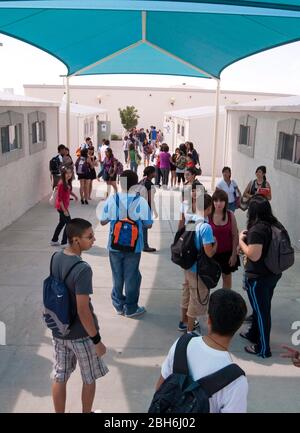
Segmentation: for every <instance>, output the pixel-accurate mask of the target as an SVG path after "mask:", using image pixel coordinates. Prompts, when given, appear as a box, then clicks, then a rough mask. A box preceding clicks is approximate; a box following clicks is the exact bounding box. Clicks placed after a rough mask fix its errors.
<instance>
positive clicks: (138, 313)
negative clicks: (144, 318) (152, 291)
mask: <svg viewBox="0 0 300 433" xmlns="http://www.w3.org/2000/svg"><path fill="white" fill-rule="evenodd" d="M145 313H146V308H145V307H137V310H136V312H135V313H132V314H125V317H129V318H131V317H137V316H141V315H142V314H145Z"/></svg>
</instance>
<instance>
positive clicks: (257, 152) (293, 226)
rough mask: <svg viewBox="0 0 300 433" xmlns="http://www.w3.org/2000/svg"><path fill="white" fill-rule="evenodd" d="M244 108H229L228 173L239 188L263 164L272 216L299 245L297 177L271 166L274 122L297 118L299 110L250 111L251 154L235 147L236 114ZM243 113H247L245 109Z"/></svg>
mask: <svg viewBox="0 0 300 433" xmlns="http://www.w3.org/2000/svg"><path fill="white" fill-rule="evenodd" d="M244 114H245V112H241V111H230V112H229V132H228V137H229V142H228V165H230V166H231V167H232V176H233V178H234V179H236V180H237V182H238V185H239V186H240V189H241V191H242V192H243V191H244V189H245V188H246V186H247V184H248V182H249V181H250V180H252V179H255V170H256V168H257V167H258V166H260V165H265V166H266V167H267V179H268V181H269V182H270V184H271V188H272V201H271V205H272V209H273V212H274V214H275V216H276V217H277V218H278V219H279V220H280V221H281V222H282V223H283V224H284V226H285V227H286V228H287V230H288V232H289V234H290V237H291V240H292V242H293V244H294V245H295V246H296V247H297V248H298V249H299V248H300V242H299V239H300V224H299V215H300V179H299V178H297V177H294V176H292V175H290V174H288V173H285V172H283V171H281V170H279V169H277V168H275V167H274V161H275V148H276V140H277V122H278V121H281V120H284V119H290V118H293V119H300V113H278V112H277V113H275V112H273V113H270V112H254V111H251V112H249V114H251V115H252V116H254V117H256V118H257V126H256V137H255V148H254V158H251V157H248V156H247V155H244V154H243V153H241V152H239V151H238V134H239V124H240V123H239V118H240V117H241V116H243V115H244ZM246 114H247V113H246Z"/></svg>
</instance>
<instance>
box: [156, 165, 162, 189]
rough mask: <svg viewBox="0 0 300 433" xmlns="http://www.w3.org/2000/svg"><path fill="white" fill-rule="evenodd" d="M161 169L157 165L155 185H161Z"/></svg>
mask: <svg viewBox="0 0 300 433" xmlns="http://www.w3.org/2000/svg"><path fill="white" fill-rule="evenodd" d="M160 178H161V171H160V168H159V167H155V185H160Z"/></svg>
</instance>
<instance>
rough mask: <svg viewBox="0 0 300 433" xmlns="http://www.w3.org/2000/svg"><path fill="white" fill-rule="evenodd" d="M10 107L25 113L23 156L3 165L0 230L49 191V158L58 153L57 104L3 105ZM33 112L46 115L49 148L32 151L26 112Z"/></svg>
mask: <svg viewBox="0 0 300 433" xmlns="http://www.w3.org/2000/svg"><path fill="white" fill-rule="evenodd" d="M7 110H12V111H15V112H19V113H23V114H24V115H25V118H24V141H23V149H24V156H23V157H21V158H20V159H18V160H17V161H13V162H10V163H8V164H7V165H4V166H0V179H1V182H0V203H1V212H0V230H1V229H3V228H4V227H6V226H8V225H9V224H11V223H12V222H13V221H15V220H16V219H18V218H19V217H20V216H21V215H23V214H24V213H25V212H26V211H27V210H28V209H30V208H31V207H32V206H34V205H35V204H36V203H38V202H39V201H40V200H41V199H42V198H43V197H45V196H46V195H47V194H48V193H50V191H51V185H50V178H49V170H48V166H49V160H50V158H51V157H52V156H54V155H55V154H56V153H57V146H58V107H12V106H10V107H3V106H2V107H0V112H1V113H2V112H5V111H7ZM33 111H41V112H44V113H46V114H47V122H46V137H47V147H46V148H45V149H43V150H41V151H39V152H36V153H33V154H30V153H29V131H28V121H27V114H28V113H30V112H33ZM0 152H1V148H0Z"/></svg>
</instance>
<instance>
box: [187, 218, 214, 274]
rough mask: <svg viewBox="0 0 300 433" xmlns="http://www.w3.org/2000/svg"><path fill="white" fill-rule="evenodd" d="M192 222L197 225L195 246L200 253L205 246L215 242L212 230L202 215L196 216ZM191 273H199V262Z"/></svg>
mask: <svg viewBox="0 0 300 433" xmlns="http://www.w3.org/2000/svg"><path fill="white" fill-rule="evenodd" d="M191 220H192V221H195V223H196V227H195V230H196V232H195V244H196V248H197V250H198V251H200V249H201V248H202V246H203V245H209V244H212V243H214V242H215V240H214V235H213V231H212V228H211V226H210V225H209V223H208V221H207V220H206V219H204V218H203V217H201V216H200V215H195V214H194V215H193V217H192V218H191ZM190 271H191V272H195V273H197V262H195V263H194V264H193V266H192V267H191V269H190Z"/></svg>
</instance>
